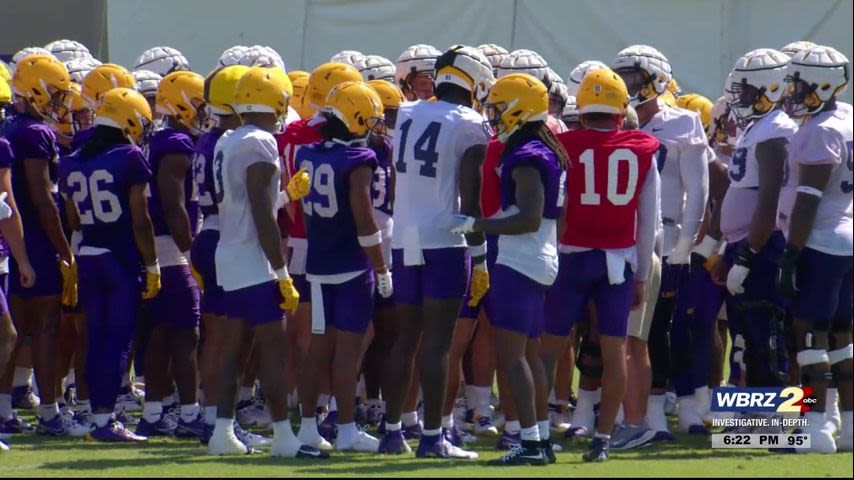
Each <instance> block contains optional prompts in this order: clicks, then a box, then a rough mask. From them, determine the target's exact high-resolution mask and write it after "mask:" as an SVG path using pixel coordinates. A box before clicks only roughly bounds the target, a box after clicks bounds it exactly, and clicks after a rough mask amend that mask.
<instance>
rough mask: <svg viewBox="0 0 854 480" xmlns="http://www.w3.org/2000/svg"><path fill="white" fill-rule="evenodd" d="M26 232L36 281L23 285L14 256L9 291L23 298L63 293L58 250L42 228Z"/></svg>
mask: <svg viewBox="0 0 854 480" xmlns="http://www.w3.org/2000/svg"><path fill="white" fill-rule="evenodd" d="M24 233H25V238H26V245H27V256H29V258H30V264H32V266H33V270H35V272H36V283H35V284H34V285H33V286H32V287H30V288H24V286H22V285H21V275H20V274H19V273H18V262H16V261H15V259H14V257H12V258H11V260H12V261H11V262H10V269H9V293H10V294H12V295H17V296H19V297H21V298H23V299H28V298H34V297H46V296H51V295H60V294H62V274H61V273H59V257H58V256H57V254H56V250H54V248H53V246H51V245H50V241H48V239H47V238H46V237H45V236H44V234H43V233H41V231H40V230H36V229H30V231H26V232H24ZM26 235H29V236H26Z"/></svg>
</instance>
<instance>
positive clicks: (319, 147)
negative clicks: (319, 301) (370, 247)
mask: <svg viewBox="0 0 854 480" xmlns="http://www.w3.org/2000/svg"><path fill="white" fill-rule="evenodd" d="M296 164H297V165H298V166H299V168H300V169H304V170H306V171H307V172H308V174H309V175H310V176H311V191H310V192H309V194H308V195H307V196H306V197H305V198H303V199H302V207H303V214H304V215H305V226H306V229H307V230H308V260H307V264H306V273H308V274H310V275H334V274H339V273H350V272H358V271H362V270H365V269H367V268H370V262H369V261H368V257H367V255H365V252H364V251H363V250H362V247H361V246H360V245H359V241H358V234H357V233H356V222H355V220H354V218H353V210H352V209H351V206H350V183H349V181H350V172H352V171H353V170H355V169H356V168H358V167H361V166H366V167H369V168H370V169H371V171H374V170H375V169H376V166H377V157H376V154H375V153H374V151H373V150H371V149H369V148H365V147H348V146H344V145H338V144H334V143H331V142H322V143H317V144H313V145H305V146H303V147H302V148H300V149H299V151H298V152H297V157H296Z"/></svg>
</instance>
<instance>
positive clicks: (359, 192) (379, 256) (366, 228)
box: [349, 165, 388, 274]
mask: <svg viewBox="0 0 854 480" xmlns="http://www.w3.org/2000/svg"><path fill="white" fill-rule="evenodd" d="M373 180H374V172H373V171H372V170H371V168H370V167H369V166H367V165H365V166H360V167H358V168H356V169H354V170H353V171H352V172H350V178H349V183H350V208H351V209H352V210H353V220H354V221H355V223H356V235H358V236H359V245H361V246H362V248H363V249H364V250H365V253H366V254H367V255H368V258H369V259H370V260H371V265H373V267H374V271H376V272H377V273H378V274H382V273H386V272H388V265H386V264H385V259H384V258H383V249H382V232H380V229H379V227H377V222H376V221H375V220H374V205H373V200H372V198H371V182H373Z"/></svg>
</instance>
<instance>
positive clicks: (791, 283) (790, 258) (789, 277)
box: [777, 245, 801, 298]
mask: <svg viewBox="0 0 854 480" xmlns="http://www.w3.org/2000/svg"><path fill="white" fill-rule="evenodd" d="M800 255H801V250H800V249H799V248H797V247H793V246H791V245H788V246H786V251H785V252H784V253H783V259H782V260H781V261H780V275H779V277H778V278H777V289H778V290H779V292H780V295H782V296H783V297H785V298H794V297H795V294H797V293H798V277H797V274H798V257H799V256H800Z"/></svg>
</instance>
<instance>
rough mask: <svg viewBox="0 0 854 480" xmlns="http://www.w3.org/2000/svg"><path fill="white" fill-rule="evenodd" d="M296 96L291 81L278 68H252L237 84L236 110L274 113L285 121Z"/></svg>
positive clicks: (239, 111) (235, 93)
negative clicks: (291, 100) (293, 97)
mask: <svg viewBox="0 0 854 480" xmlns="http://www.w3.org/2000/svg"><path fill="white" fill-rule="evenodd" d="M293 94H294V87H293V85H291V79H290V78H288V76H287V74H285V72H284V71H283V70H282V69H281V68H278V67H252V68H250V69H249V70H248V71H247V72H246V73H245V74H243V76H242V77H240V81H238V82H237V88H236V89H235V92H234V110H235V111H236V112H237V113H241V114H242V113H256V112H258V113H274V114H276V117H277V118H280V119H283V118H284V117H285V115H287V113H288V102H290V99H291V97H292V96H293Z"/></svg>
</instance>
